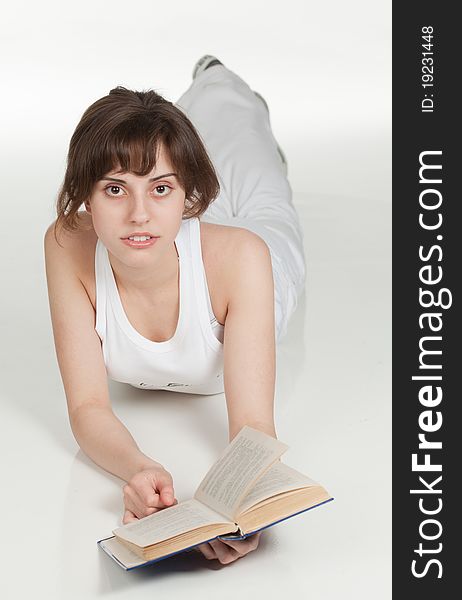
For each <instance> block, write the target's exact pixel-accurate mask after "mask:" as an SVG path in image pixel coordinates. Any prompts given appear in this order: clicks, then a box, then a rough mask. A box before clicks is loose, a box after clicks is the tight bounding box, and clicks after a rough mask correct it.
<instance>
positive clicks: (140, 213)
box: [129, 193, 152, 222]
mask: <svg viewBox="0 0 462 600" xmlns="http://www.w3.org/2000/svg"><path fill="white" fill-rule="evenodd" d="M149 201H151V202H152V199H150V198H148V197H146V196H145V195H144V194H143V193H139V194H136V195H134V196H132V198H131V202H130V209H129V216H130V220H131V221H135V222H144V221H146V220H149Z"/></svg>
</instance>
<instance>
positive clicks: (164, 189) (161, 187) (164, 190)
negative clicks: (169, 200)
mask: <svg viewBox="0 0 462 600" xmlns="http://www.w3.org/2000/svg"><path fill="white" fill-rule="evenodd" d="M156 190H161V194H160V195H161V196H167V194H168V193H169V190H171V188H170V187H169V186H168V185H158V186H156Z"/></svg>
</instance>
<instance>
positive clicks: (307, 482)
mask: <svg viewBox="0 0 462 600" xmlns="http://www.w3.org/2000/svg"><path fill="white" fill-rule="evenodd" d="M317 485H319V484H318V483H317V482H316V481H313V479H310V478H309V477H307V476H306V475H303V474H302V473H300V472H299V471H296V470H295V469H292V467H288V466H287V465H284V464H283V463H280V462H275V463H274V464H273V465H271V467H270V468H269V469H268V471H266V473H264V475H262V477H260V479H259V480H258V481H257V483H256V484H255V485H254V486H253V487H252V488H251V489H250V490H249V492H248V493H247V494H246V495H245V496H244V498H243V499H242V501H241V503H240V505H239V508H238V512H239V514H241V513H243V512H245V511H246V510H247V509H248V508H250V507H251V506H254V504H258V502H261V500H265V499H266V498H271V496H275V495H276V494H281V493H282V492H288V491H289V490H296V489H298V488H302V487H310V486H317Z"/></svg>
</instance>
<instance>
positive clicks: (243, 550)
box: [222, 531, 261, 554]
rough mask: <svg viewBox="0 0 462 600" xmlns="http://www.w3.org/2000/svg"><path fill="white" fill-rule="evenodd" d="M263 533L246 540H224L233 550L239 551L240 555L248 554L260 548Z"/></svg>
mask: <svg viewBox="0 0 462 600" xmlns="http://www.w3.org/2000/svg"><path fill="white" fill-rule="evenodd" d="M260 535H261V531H259V532H258V533H255V534H254V535H251V536H249V537H247V538H246V539H245V540H222V541H223V543H225V544H227V545H228V546H230V547H231V548H234V549H235V550H237V551H238V552H239V553H240V554H247V553H248V552H251V551H252V550H255V549H256V548H257V547H258V542H259V540H260Z"/></svg>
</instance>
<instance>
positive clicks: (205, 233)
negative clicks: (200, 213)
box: [200, 221, 266, 263]
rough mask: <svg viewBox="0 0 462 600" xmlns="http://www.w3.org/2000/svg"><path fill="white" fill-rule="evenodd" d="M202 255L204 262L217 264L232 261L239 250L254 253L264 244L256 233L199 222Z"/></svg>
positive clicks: (236, 256) (239, 228)
mask: <svg viewBox="0 0 462 600" xmlns="http://www.w3.org/2000/svg"><path fill="white" fill-rule="evenodd" d="M200 231H201V246H202V254H203V258H204V260H205V258H206V256H205V255H207V257H208V258H209V259H214V260H216V261H218V262H221V263H223V261H227V260H233V259H236V258H238V256H239V255H241V254H242V253H240V252H237V251H238V250H239V249H240V248H244V249H245V250H246V251H252V248H254V249H255V250H256V251H257V250H258V248H261V247H262V246H265V247H266V242H265V241H264V240H263V239H262V238H261V237H260V236H259V235H258V234H256V233H254V232H253V231H250V230H249V229H246V228H245V227H234V226H231V225H221V224H218V223H208V222H203V221H200Z"/></svg>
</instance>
